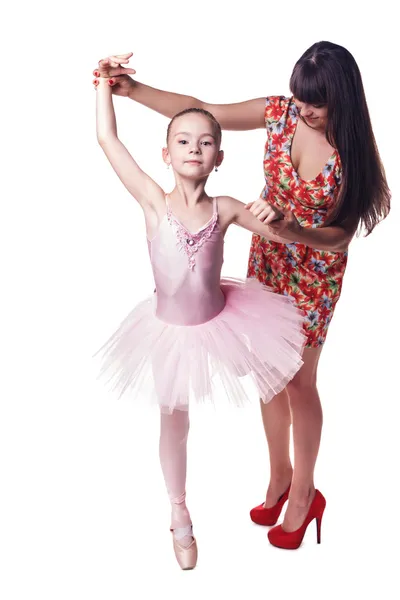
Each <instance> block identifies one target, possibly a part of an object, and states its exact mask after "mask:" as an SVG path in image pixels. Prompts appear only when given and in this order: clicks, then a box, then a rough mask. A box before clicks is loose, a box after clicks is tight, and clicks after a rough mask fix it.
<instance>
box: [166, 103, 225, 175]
mask: <svg viewBox="0 0 400 600" xmlns="http://www.w3.org/2000/svg"><path fill="white" fill-rule="evenodd" d="M216 136H217V133H216V131H215V128H214V127H213V124H212V122H211V121H210V119H208V118H207V117H206V116H205V115H201V114H195V113H189V114H187V115H182V116H181V117H178V118H177V119H175V121H174V122H173V123H172V126H171V130H170V133H169V138H168V146H167V148H163V159H164V162H166V163H167V164H171V165H172V168H173V169H174V171H175V172H176V173H178V174H179V175H181V176H182V177H186V178H188V179H203V178H204V177H207V176H208V175H209V174H210V173H211V171H212V170H213V169H214V167H216V166H217V167H218V166H219V165H220V164H221V163H222V160H223V152H222V150H220V149H219V147H220V139H218V138H217V137H216Z"/></svg>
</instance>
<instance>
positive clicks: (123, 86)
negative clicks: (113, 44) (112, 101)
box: [93, 52, 136, 96]
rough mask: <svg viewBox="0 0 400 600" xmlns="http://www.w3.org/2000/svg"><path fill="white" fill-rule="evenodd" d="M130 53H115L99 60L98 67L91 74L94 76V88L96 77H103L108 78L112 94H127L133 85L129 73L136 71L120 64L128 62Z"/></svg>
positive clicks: (132, 73)
mask: <svg viewBox="0 0 400 600" xmlns="http://www.w3.org/2000/svg"><path fill="white" fill-rule="evenodd" d="M132 54H133V53H132V52H128V53H127V54H117V55H113V56H108V57H107V58H103V59H102V60H99V66H98V68H97V69H95V70H94V71H93V75H94V76H95V77H96V79H95V80H94V81H93V85H94V86H95V88H96V86H97V85H98V82H97V83H96V81H97V78H99V77H100V78H105V79H108V80H109V82H108V83H109V85H111V87H112V91H113V94H116V95H117V96H129V93H130V91H131V89H132V88H133V86H134V85H135V83H134V81H133V79H132V78H131V77H129V75H134V74H135V73H136V71H135V69H131V68H129V67H123V66H122V65H127V64H128V63H129V59H130V58H131V56H132Z"/></svg>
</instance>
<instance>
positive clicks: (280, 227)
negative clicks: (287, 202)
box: [245, 198, 303, 241]
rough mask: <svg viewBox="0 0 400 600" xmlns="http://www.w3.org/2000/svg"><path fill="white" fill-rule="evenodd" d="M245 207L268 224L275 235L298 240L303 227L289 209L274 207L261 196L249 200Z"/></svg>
mask: <svg viewBox="0 0 400 600" xmlns="http://www.w3.org/2000/svg"><path fill="white" fill-rule="evenodd" d="M245 208H246V209H247V210H249V211H250V212H251V213H252V214H253V215H254V216H255V217H257V219H258V220H259V221H261V222H262V223H264V225H268V227H269V229H270V230H271V231H272V232H273V233H274V234H275V235H277V236H279V237H282V238H286V237H287V238H288V239H296V240H299V241H300V238H301V235H302V233H303V228H302V227H301V225H300V223H299V222H298V220H297V219H296V217H295V216H294V214H293V213H292V211H291V210H286V209H283V208H280V209H278V208H275V206H272V204H270V203H269V202H267V201H266V200H262V199H261V198H259V199H258V200H256V201H255V202H249V204H246V206H245Z"/></svg>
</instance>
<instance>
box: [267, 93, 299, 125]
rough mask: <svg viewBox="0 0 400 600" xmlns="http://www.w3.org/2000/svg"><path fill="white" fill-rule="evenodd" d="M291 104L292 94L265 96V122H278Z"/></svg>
mask: <svg viewBox="0 0 400 600" xmlns="http://www.w3.org/2000/svg"><path fill="white" fill-rule="evenodd" d="M292 106H293V97H292V96H267V97H266V99H265V124H266V125H267V126H268V125H269V126H270V125H272V124H273V123H277V122H279V121H280V120H281V119H282V117H283V116H284V115H287V114H288V112H289V110H290V109H291V108H292Z"/></svg>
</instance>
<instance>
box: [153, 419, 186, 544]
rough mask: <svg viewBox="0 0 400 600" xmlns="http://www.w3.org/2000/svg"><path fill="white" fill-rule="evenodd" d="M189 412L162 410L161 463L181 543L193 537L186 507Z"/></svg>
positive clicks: (174, 530)
mask: <svg viewBox="0 0 400 600" xmlns="http://www.w3.org/2000/svg"><path fill="white" fill-rule="evenodd" d="M188 433H189V413H188V411H186V410H174V411H173V412H172V413H171V414H167V413H163V412H161V424H160V446H159V451H160V463H161V469H162V472H163V475H164V480H165V485H166V488H167V492H168V496H169V499H170V502H171V529H172V530H173V532H174V536H175V538H176V539H177V540H179V543H180V544H181V545H182V546H186V545H187V546H188V545H190V543H191V542H192V541H193V537H192V529H191V524H192V523H191V519H190V515H189V511H188V509H187V507H186V464H187V440H188Z"/></svg>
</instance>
